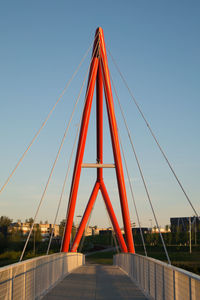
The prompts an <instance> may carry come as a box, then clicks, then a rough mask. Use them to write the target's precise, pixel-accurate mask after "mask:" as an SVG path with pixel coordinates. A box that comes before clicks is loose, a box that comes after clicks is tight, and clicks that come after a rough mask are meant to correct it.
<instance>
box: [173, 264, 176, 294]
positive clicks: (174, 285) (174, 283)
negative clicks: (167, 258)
mask: <svg viewBox="0 0 200 300" xmlns="http://www.w3.org/2000/svg"><path fill="white" fill-rule="evenodd" d="M173 292H174V300H176V281H175V271H174V270H173Z"/></svg>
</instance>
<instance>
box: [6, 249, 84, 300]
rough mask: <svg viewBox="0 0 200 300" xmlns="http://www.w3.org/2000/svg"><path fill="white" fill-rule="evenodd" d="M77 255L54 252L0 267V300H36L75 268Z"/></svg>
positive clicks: (78, 262)
mask: <svg viewBox="0 0 200 300" xmlns="http://www.w3.org/2000/svg"><path fill="white" fill-rule="evenodd" d="M84 263H85V256H84V255H83V254H81V253H56V254H51V255H47V256H40V257H38V258H33V259H29V260H26V261H23V262H20V263H16V264H12V265H9V266H6V267H2V268H0V300H36V299H37V300H38V299H42V297H43V296H44V295H45V294H46V293H47V292H48V291H49V289H51V288H52V287H53V286H54V285H56V284H57V283H58V282H59V281H60V280H61V279H62V278H64V277H65V276H66V275H67V274H69V273H70V272H71V271H72V270H74V269H75V268H77V267H79V266H81V265H83V264H84Z"/></svg>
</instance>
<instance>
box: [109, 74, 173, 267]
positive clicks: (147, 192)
mask: <svg viewBox="0 0 200 300" xmlns="http://www.w3.org/2000/svg"><path fill="white" fill-rule="evenodd" d="M111 81H112V85H113V88H114V92H115V95H116V98H117V101H118V104H119V108H120V112H121V114H122V118H123V120H124V124H125V127H126V130H127V134H128V137H129V141H130V144H131V147H132V150H133V153H134V156H135V160H136V163H137V166H138V169H139V172H140V176H141V179H142V182H143V185H144V188H145V191H146V195H147V198H148V201H149V204H150V207H151V210H152V213H153V216H154V220H155V223H156V226H157V229H158V232H159V235H160V238H161V241H162V244H163V248H164V251H165V255H166V257H167V260H168V263H169V264H171V261H170V258H169V255H168V251H167V248H166V245H165V242H164V239H163V236H162V233H161V231H160V226H159V225H158V220H157V217H156V214H155V210H154V207H153V204H152V201H151V197H150V194H149V191H148V188H147V184H146V180H145V178H144V175H143V172H142V168H141V166H140V162H139V159H138V156H137V153H136V150H135V147H134V144H133V141H132V138H131V134H130V130H129V128H128V125H127V122H126V118H125V115H124V112H123V109H122V106H121V103H120V100H119V97H118V94H117V91H116V88H115V85H114V83H113V80H112V77H111Z"/></svg>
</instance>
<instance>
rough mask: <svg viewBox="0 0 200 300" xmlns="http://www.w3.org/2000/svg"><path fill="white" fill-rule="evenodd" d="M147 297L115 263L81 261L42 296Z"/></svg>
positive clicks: (78, 299)
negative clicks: (76, 267) (98, 263)
mask: <svg viewBox="0 0 200 300" xmlns="http://www.w3.org/2000/svg"><path fill="white" fill-rule="evenodd" d="M122 299H124V300H147V298H146V297H145V296H144V295H143V294H142V292H141V291H140V290H139V289H138V288H137V287H136V285H135V284H134V283H133V282H132V281H131V280H130V278H129V277H128V276H127V275H126V274H125V273H124V272H122V271H121V270H120V269H119V268H117V267H116V266H108V265H92V264H89V265H84V266H82V267H80V268H78V269H76V270H75V271H74V272H72V273H71V274H70V275H68V276H67V277H65V278H64V279H63V280H62V281H61V282H60V283H58V285H57V286H56V287H54V288H53V289H52V290H51V291H50V292H49V293H48V294H47V295H46V296H45V297H44V298H43V300H122Z"/></svg>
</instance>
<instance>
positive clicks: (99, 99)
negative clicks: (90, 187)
mask: <svg viewBox="0 0 200 300" xmlns="http://www.w3.org/2000/svg"><path fill="white" fill-rule="evenodd" d="M96 119H97V120H96V121H97V162H98V163H101V164H102V163H103V79H102V70H101V66H100V64H99V67H98V72H97V81H96ZM102 179H103V168H98V169H97V181H101V180H102Z"/></svg>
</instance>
